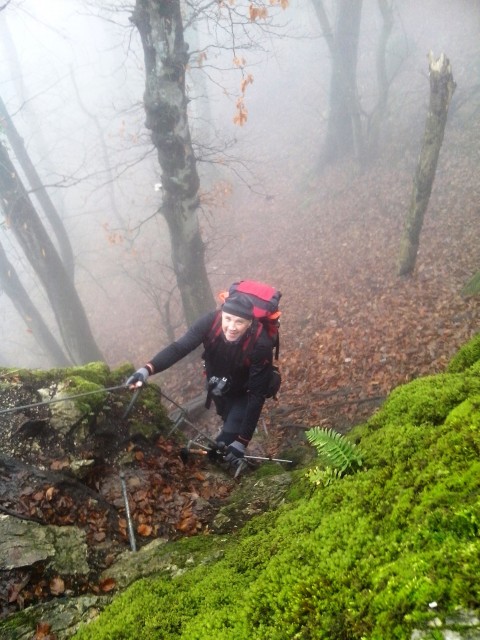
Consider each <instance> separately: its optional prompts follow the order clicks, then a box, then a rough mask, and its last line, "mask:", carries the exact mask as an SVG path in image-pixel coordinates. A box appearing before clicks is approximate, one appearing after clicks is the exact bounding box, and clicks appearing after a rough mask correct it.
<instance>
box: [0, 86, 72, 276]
mask: <svg viewBox="0 0 480 640" xmlns="http://www.w3.org/2000/svg"><path fill="white" fill-rule="evenodd" d="M0 118H1V119H2V125H3V127H4V129H5V133H6V134H7V138H8V141H9V142H10V144H11V145H12V149H13V151H14V152H15V156H16V158H17V160H18V163H19V164H20V166H21V167H22V169H23V172H24V173H25V176H26V177H27V179H28V182H29V183H30V187H31V188H32V190H33V192H34V194H35V196H36V197H37V200H38V201H39V203H40V205H41V206H42V209H43V210H44V212H45V215H46V216H47V219H48V221H49V223H50V225H51V227H52V230H53V232H54V233H55V237H56V238H57V241H58V248H59V250H60V255H61V256H62V261H63V264H64V266H65V269H66V271H67V273H68V275H69V277H70V278H71V280H72V281H73V275H74V265H75V263H74V258H73V251H72V245H71V244H70V239H69V237H68V235H67V232H66V230H65V226H64V224H63V221H62V219H61V218H60V216H59V215H58V211H57V209H56V208H55V205H54V204H53V202H52V200H51V198H50V196H49V195H48V192H47V190H46V189H45V187H44V185H43V183H42V181H41V180H40V176H39V175H38V173H37V170H36V169H35V167H34V165H33V162H32V161H31V160H30V156H29V155H28V153H27V150H26V149H25V145H24V143H23V140H22V138H21V136H20V135H19V133H18V131H17V129H16V127H15V125H14V124H13V121H12V119H11V118H10V115H9V113H8V111H7V108H6V106H5V103H4V102H3V100H2V98H0Z"/></svg>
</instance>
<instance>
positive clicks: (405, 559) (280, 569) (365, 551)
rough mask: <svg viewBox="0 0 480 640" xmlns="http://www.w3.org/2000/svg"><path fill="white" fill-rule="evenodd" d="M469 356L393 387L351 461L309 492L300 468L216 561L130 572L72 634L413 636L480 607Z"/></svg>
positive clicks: (479, 383) (477, 411) (479, 481)
mask: <svg viewBox="0 0 480 640" xmlns="http://www.w3.org/2000/svg"><path fill="white" fill-rule="evenodd" d="M475 367H476V365H474V366H473V367H470V368H468V369H465V371H464V372H463V373H460V372H458V373H449V374H444V375H439V376H431V377H427V378H423V379H420V380H416V381H414V382H412V383H410V384H408V385H404V386H402V387H400V388H398V389H397V390H395V391H394V392H393V393H392V394H391V396H390V397H389V399H388V400H387V402H386V403H385V404H384V406H383V408H382V409H381V410H380V411H379V412H378V414H376V415H375V416H374V417H373V418H372V419H371V420H370V421H369V422H368V423H367V424H365V425H362V426H360V427H359V428H357V429H355V430H354V432H353V433H352V438H353V440H354V441H355V442H358V443H359V444H360V445H361V449H362V457H363V461H364V465H363V467H362V469H361V470H360V471H358V472H357V473H356V474H354V475H352V476H347V477H345V478H341V479H339V480H338V481H336V482H334V483H332V484H331V485H328V486H327V487H324V488H322V489H321V490H317V491H312V490H311V487H310V490H309V491H307V490H306V486H305V481H304V479H302V478H303V476H304V471H303V472H300V471H299V472H296V474H293V477H294V478H295V480H294V487H293V488H291V490H290V498H291V499H293V498H295V500H294V502H287V503H286V504H283V505H282V506H281V507H280V508H279V509H277V510H275V511H272V512H269V513H265V514H263V515H261V516H259V517H257V518H254V519H253V520H251V521H250V522H249V523H248V524H247V525H246V526H245V527H244V528H243V529H242V530H241V531H240V532H238V533H237V534H236V535H234V536H230V537H229V539H228V545H227V546H226V548H225V553H224V555H223V557H222V558H221V559H219V560H218V561H217V562H215V563H214V564H212V565H208V566H207V565H205V566H195V568H194V569H192V570H191V571H189V572H188V573H184V574H183V575H180V576H178V577H176V578H174V579H168V580H167V579H165V577H162V576H159V577H157V578H154V579H152V580H148V581H145V580H143V581H140V582H139V583H136V584H135V585H133V586H132V587H131V588H130V589H129V590H128V591H126V592H125V593H124V594H122V595H121V596H119V597H118V598H117V599H116V600H115V601H114V603H112V605H111V606H110V607H109V608H108V609H107V610H106V611H105V613H104V614H103V615H101V616H100V618H99V619H98V620H97V621H95V622H93V623H92V624H91V625H90V626H87V627H85V628H84V629H83V630H82V631H81V632H79V634H77V638H80V639H81V640H87V639H90V638H91V639H95V640H103V639H105V640H107V639H114V638H115V639H117V638H125V639H127V638H131V639H133V638H135V639H139V640H143V639H148V640H150V639H152V640H153V639H154V638H155V639H162V638H165V639H172V640H173V638H175V639H179V640H207V639H208V640H211V638H215V640H286V639H287V638H288V639H289V640H313V639H325V640H332V639H333V638H339V639H340V638H341V639H342V640H409V639H410V637H411V634H412V630H413V629H414V628H422V629H423V628H425V629H428V623H429V621H431V620H432V618H434V617H439V618H440V619H442V620H445V619H446V618H447V617H448V615H449V614H451V613H452V612H454V611H455V610H456V608H457V607H463V608H465V609H474V610H475V609H478V608H480V582H479V581H478V575H480V537H479V533H480V455H479V454H480V377H479V376H478V375H476V374H474V373H473V369H474V368H475ZM183 544H186V543H183ZM432 601H435V602H437V603H438V606H437V607H436V608H435V609H434V610H432V609H431V608H430V607H429V603H431V602H432ZM432 634H433V631H432ZM431 637H432V638H433V637H434V635H431Z"/></svg>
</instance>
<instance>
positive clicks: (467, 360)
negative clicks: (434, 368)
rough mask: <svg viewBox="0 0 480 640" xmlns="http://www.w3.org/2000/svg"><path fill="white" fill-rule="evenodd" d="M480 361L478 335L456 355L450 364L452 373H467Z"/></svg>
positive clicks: (449, 368)
mask: <svg viewBox="0 0 480 640" xmlns="http://www.w3.org/2000/svg"><path fill="white" fill-rule="evenodd" d="M479 361H480V333H477V334H476V335H475V336H474V337H473V338H472V339H471V340H470V341H469V342H467V343H466V344H465V345H463V347H462V348H461V349H459V351H458V352H457V353H456V354H455V355H454V357H453V358H452V359H451V360H450V362H449V364H448V371H449V372H450V373H460V372H462V371H465V370H466V369H468V368H469V367H471V366H472V365H474V364H475V363H476V362H479Z"/></svg>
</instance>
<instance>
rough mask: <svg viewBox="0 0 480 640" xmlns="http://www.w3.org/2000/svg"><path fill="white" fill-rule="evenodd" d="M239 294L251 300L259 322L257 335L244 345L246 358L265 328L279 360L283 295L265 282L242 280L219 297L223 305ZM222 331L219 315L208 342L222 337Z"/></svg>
mask: <svg viewBox="0 0 480 640" xmlns="http://www.w3.org/2000/svg"><path fill="white" fill-rule="evenodd" d="M237 292H238V293H243V294H245V295H247V296H248V297H249V298H250V300H251V301H252V304H253V314H254V317H255V319H256V320H258V323H257V330H256V332H255V334H252V336H251V338H250V340H247V341H246V342H245V344H244V351H245V355H246V357H247V354H248V353H250V352H251V350H252V348H253V345H254V344H255V342H256V341H257V338H258V337H259V336H260V334H261V332H262V328H265V330H266V331H267V333H268V335H269V336H270V338H271V339H272V347H273V348H274V349H275V360H278V354H279V350H280V338H279V327H280V320H279V318H280V315H281V311H279V309H278V305H279V302H280V298H281V297H282V294H281V293H280V291H278V289H275V288H274V287H271V286H270V285H268V284H264V283H263V282H257V281H256V280H240V282H234V283H233V284H232V285H231V286H230V288H229V290H228V291H223V292H222V293H220V294H219V296H218V297H219V299H220V301H221V302H222V304H223V302H225V300H226V299H227V298H228V296H231V295H233V294H234V293H237ZM221 331H222V322H221V314H218V316H217V317H216V318H215V321H214V323H213V325H212V328H211V330H210V334H209V338H208V341H209V342H213V341H214V340H215V339H216V338H217V337H218V336H219V335H220V333H221Z"/></svg>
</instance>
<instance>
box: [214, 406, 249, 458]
mask: <svg viewBox="0 0 480 640" xmlns="http://www.w3.org/2000/svg"><path fill="white" fill-rule="evenodd" d="M213 402H214V404H215V408H216V410H217V413H218V415H219V416H220V417H221V418H222V420H223V426H222V429H221V431H220V433H219V434H218V436H217V437H216V438H215V440H216V441H217V442H223V443H225V444H226V445H227V446H228V445H229V444H231V443H232V442H233V441H234V440H235V439H236V437H237V435H238V434H239V433H240V428H241V426H242V422H243V417H244V415H245V411H246V410H247V403H248V397H247V394H245V395H242V396H233V397H229V396H228V394H227V395H226V396H221V397H219V398H217V397H215V396H214V397H213Z"/></svg>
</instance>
